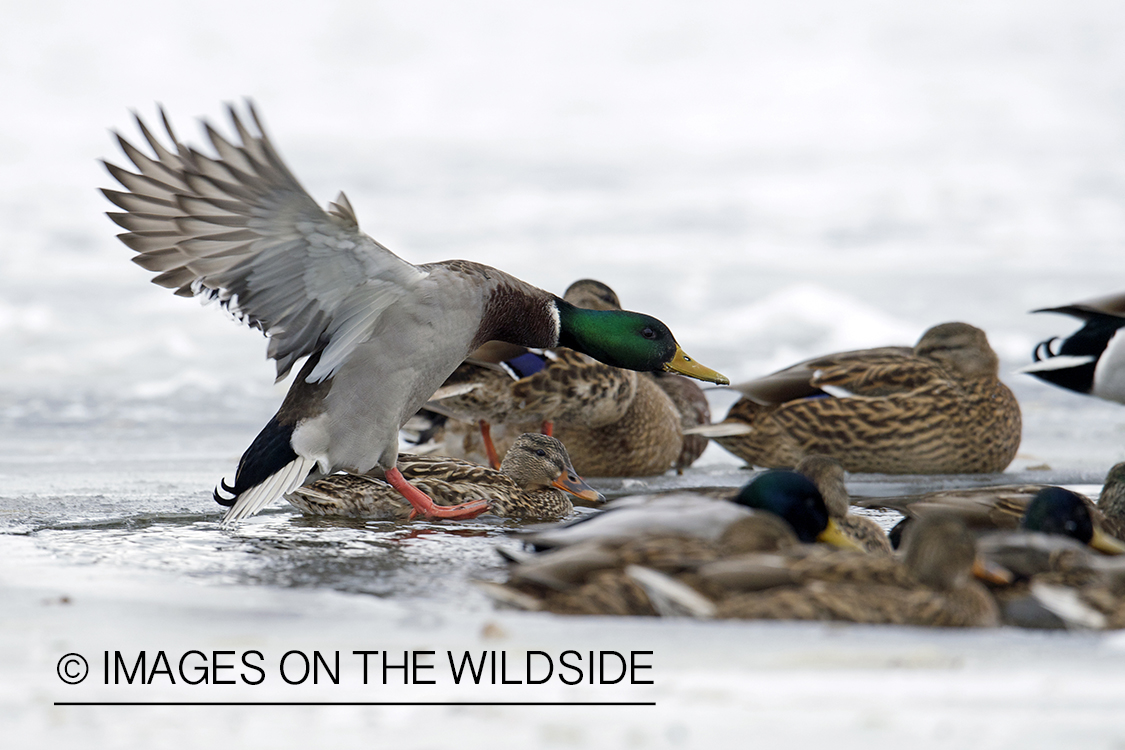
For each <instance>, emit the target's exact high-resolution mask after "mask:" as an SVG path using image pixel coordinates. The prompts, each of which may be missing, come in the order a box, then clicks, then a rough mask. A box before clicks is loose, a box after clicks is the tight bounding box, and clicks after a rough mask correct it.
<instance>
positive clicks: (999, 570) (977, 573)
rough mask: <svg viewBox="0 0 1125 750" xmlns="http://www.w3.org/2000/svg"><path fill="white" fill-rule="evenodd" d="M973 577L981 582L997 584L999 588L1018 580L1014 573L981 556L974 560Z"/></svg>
mask: <svg viewBox="0 0 1125 750" xmlns="http://www.w3.org/2000/svg"><path fill="white" fill-rule="evenodd" d="M973 577H974V578H976V579H977V580H979V581H984V582H985V583H992V584H996V585H997V586H1007V585H1008V584H1010V583H1011V582H1012V581H1014V580H1016V577H1015V575H1014V574H1013V573H1012V571H1010V570H1008V569H1007V568H1005V567H1004V566H1003V565H998V564H996V563H994V562H992V561H991V560H989V559H988V558H986V557H981V556H980V555H977V556H976V559H974V560H973Z"/></svg>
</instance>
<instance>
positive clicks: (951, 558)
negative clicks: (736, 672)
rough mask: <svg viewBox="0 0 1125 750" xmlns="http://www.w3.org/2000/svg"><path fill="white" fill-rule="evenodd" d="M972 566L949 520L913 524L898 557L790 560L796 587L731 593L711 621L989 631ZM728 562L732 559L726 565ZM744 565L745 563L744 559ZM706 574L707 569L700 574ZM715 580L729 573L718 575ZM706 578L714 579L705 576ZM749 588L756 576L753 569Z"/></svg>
mask: <svg viewBox="0 0 1125 750" xmlns="http://www.w3.org/2000/svg"><path fill="white" fill-rule="evenodd" d="M976 561H977V554H976V548H975V546H974V542H973V537H972V535H971V534H970V533H969V531H968V530H967V529H966V528H965V525H964V524H963V523H962V522H961V521H960V520H959V519H957V518H954V517H952V516H935V517H931V518H926V519H923V520H921V521H919V522H918V524H917V525H916V526H915V527H914V528H913V529H912V530H911V533H910V534H909V535H908V538H907V540H906V547H905V552H904V555H903V558H902V559H901V560H899V559H898V558H895V557H889V556H872V555H867V556H863V557H858V558H857V557H856V556H854V555H851V556H846V555H845V554H844V553H843V552H837V553H832V554H829V555H824V556H822V557H804V558H792V559H791V560H790V561H789V562H786V563H783V564H782V566H781V567H783V568H784V567H786V566H787V567H788V568H789V572H790V574H791V575H792V576H793V578H794V579H795V580H796V582H797V585H795V586H794V585H789V586H786V585H781V586H772V587H769V588H768V589H766V590H757V591H745V592H739V593H733V591H734V589H733V587H731V583H726V584H725V585H726V586H728V587H730V588H728V589H727V590H728V591H731V592H732V593H730V594H728V595H727V596H725V597H723V598H721V599H720V600H719V601H718V602H717V603H716V606H715V609H714V611H713V612H712V613H711V616H714V617H719V618H736V619H770V620H843V621H847V622H862V623H887V624H896V625H925V626H938V627H989V626H995V625H998V624H999V622H1000V616H999V609H998V608H997V605H996V602H995V600H994V599H993V598H992V595H991V594H989V592H988V591H987V590H986V589H985V588H984V586H982V585H981V584H980V583H979V582H977V581H976V580H974V578H973V574H972V571H973V568H974V565H975V564H976ZM734 562H735V561H732V563H734ZM747 562H749V560H747ZM700 572H701V575H703V576H704V577H705V578H706V577H707V571H705V570H702V571H700ZM719 572H721V573H722V574H723V578H722V580H723V581H726V582H733V581H736V580H737V577H736V575H735V571H734V570H731V569H729V566H728V569H726V570H721V571H719ZM711 577H712V580H714V578H716V575H715V571H711ZM751 580H752V581H753V582H754V584H755V585H757V582H758V581H759V580H761V571H754V576H753V577H752V579H751Z"/></svg>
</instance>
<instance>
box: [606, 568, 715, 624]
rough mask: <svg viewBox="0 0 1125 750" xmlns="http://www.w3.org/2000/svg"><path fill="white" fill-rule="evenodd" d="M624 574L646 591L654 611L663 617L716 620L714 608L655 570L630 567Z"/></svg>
mask: <svg viewBox="0 0 1125 750" xmlns="http://www.w3.org/2000/svg"><path fill="white" fill-rule="evenodd" d="M625 574H626V575H627V576H629V577H630V578H632V579H633V580H634V581H636V582H637V584H638V585H639V586H640V587H641V588H643V589H644V590H645V594H647V595H648V600H649V601H650V602H652V606H653V609H655V610H656V613H657V614H658V615H660V616H661V617H685V616H686V617H703V618H711V617H714V616H715V605H714V604H712V603H711V600H710V599H708V598H707V597H705V596H703V595H702V594H700V593H699V592H698V591H696V590H695V589H693V588H691V587H690V586H687V585H686V584H683V583H680V582H679V581H677V580H676V579H675V578H672V577H670V576H667V575H665V574H663V573H661V572H659V571H656V570H653V569H652V568H645V567H642V566H640V565H628V566H626V567H625Z"/></svg>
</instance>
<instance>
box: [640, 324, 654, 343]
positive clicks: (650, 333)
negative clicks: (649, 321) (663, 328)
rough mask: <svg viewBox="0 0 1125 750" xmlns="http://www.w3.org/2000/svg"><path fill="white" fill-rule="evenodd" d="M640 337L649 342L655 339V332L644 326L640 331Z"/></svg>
mask: <svg viewBox="0 0 1125 750" xmlns="http://www.w3.org/2000/svg"><path fill="white" fill-rule="evenodd" d="M641 335H642V336H644V337H645V338H646V339H648V340H649V341H652V340H653V339H654V338H656V331H654V330H652V329H651V328H649V327H648V326H645V327H644V329H643V330H641Z"/></svg>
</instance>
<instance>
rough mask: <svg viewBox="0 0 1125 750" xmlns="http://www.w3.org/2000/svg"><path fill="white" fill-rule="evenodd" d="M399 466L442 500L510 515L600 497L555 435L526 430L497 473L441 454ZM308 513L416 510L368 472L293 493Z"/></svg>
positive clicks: (540, 512)
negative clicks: (481, 505) (482, 505)
mask: <svg viewBox="0 0 1125 750" xmlns="http://www.w3.org/2000/svg"><path fill="white" fill-rule="evenodd" d="M398 466H399V469H401V470H402V474H403V476H404V477H406V478H407V480H408V481H410V482H411V483H412V484H413V485H415V486H416V487H419V488H420V489H421V490H422V491H423V492H425V493H427V494H428V495H429V496H430V497H432V498H433V500H434V502H436V503H438V504H439V505H460V504H463V503H468V502H482V501H483V502H485V503H487V504H488V511H489V512H490V513H492V514H494V515H497V516H501V517H504V518H514V519H519V520H535V521H555V520H558V519H560V518H564V517H565V516H567V515H569V514H570V513H571V511H573V510H574V506H573V504H572V503H571V501H570V499H569V498H568V496H567V493H569V494H570V495H574V496H576V497H578V498H580V499H582V500H584V501H586V502H587V503H591V502H600V501H601V496H600V495H599V494H598V493H597V491H595V490H594V489H592V488H591V487H590V486H589V485H587V484H586V483H585V482H583V481H582V479H581V477H579V476H578V473H577V472H575V471H574V467H573V466H571V465H570V457H569V456H567V453H566V448H565V447H563V444H562V443H560V442H559V441H558V440H556V439H555V438H553V437H548V436H546V435H539V434H533V433H529V434H525V435H521V436H520V437H519V438H518V439H517V440H516V442H515V443H513V444H512V447H511V449H510V450H509V451H508V453H507V455H506V456H504V462H503V463H502V464H501V465H500V469H499V470H494V469H489V468H486V467H484V466H480V465H478V464H474V463H470V462H468V461H459V460H457V459H454V458H444V457H440V456H413V455H409V454H403V455H402V456H400V457H399V463H398ZM287 499H288V500H289V502H290V503H291V504H292V505H293V506H294V507H296V508H297V509H298V510H300V511H301V512H302V513H308V514H310V515H318V516H360V517H364V518H374V519H378V520H395V521H399V520H406V519H409V518H412V517H413V515H414V511H413V508H412V507H411V505H410V504H409V503H408V502H406V501H405V500H404V499H403V497H402V496H401V495H400V494H399V493H398V492H397V491H396V490H395V489H394V488H393V487H391V486H390V485H389V484H387V483H386V482H385V481H383V480H381V479H377V478H375V477H371V476H366V475H362V474H332V475H330V476H327V477H323V478H321V479H318V480H317V481H315V482H313V483H312V484H310V485H307V486H305V487H300V488H298V489H297V490H295V491H294V492H292V493H291V494H289V495H288V496H287Z"/></svg>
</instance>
